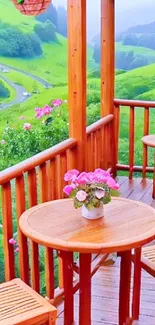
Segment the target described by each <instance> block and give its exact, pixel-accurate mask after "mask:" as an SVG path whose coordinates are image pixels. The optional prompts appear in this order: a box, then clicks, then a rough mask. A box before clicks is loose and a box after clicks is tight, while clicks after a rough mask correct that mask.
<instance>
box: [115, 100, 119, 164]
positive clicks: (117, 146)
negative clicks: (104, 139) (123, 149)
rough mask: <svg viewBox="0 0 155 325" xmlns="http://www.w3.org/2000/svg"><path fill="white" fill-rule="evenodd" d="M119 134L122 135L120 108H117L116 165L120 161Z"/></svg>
mask: <svg viewBox="0 0 155 325" xmlns="http://www.w3.org/2000/svg"><path fill="white" fill-rule="evenodd" d="M119 134H120V106H115V141H116V148H115V150H116V164H117V163H118V159H119Z"/></svg>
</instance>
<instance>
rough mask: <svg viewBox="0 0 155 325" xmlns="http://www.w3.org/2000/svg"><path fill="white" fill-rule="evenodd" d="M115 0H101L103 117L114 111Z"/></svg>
mask: <svg viewBox="0 0 155 325" xmlns="http://www.w3.org/2000/svg"><path fill="white" fill-rule="evenodd" d="M114 3H115V0H101V117H104V116H106V115H108V114H113V113H114V104H113V100H114V83H115V8H114Z"/></svg>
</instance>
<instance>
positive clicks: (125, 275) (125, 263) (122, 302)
mask: <svg viewBox="0 0 155 325" xmlns="http://www.w3.org/2000/svg"><path fill="white" fill-rule="evenodd" d="M130 284H131V251H126V252H123V253H121V265H120V292H119V325H124V324H125V323H126V320H127V319H128V318H129V317H130Z"/></svg>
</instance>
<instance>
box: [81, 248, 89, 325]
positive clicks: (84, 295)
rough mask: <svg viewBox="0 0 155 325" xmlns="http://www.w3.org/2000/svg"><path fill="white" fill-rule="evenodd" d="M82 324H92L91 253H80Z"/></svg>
mask: <svg viewBox="0 0 155 325" xmlns="http://www.w3.org/2000/svg"><path fill="white" fill-rule="evenodd" d="M79 323H80V325H86V324H87V325H91V254H83V253H82V254H80V309H79Z"/></svg>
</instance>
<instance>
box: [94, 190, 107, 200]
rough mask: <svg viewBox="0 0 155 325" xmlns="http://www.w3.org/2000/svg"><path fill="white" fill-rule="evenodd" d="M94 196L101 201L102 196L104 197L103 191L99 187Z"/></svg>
mask: <svg viewBox="0 0 155 325" xmlns="http://www.w3.org/2000/svg"><path fill="white" fill-rule="evenodd" d="M95 196H96V197H97V199H99V200H100V199H102V198H103V197H104V196H105V190H104V189H103V188H102V187H101V188H98V189H97V190H96V191H95Z"/></svg>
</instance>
